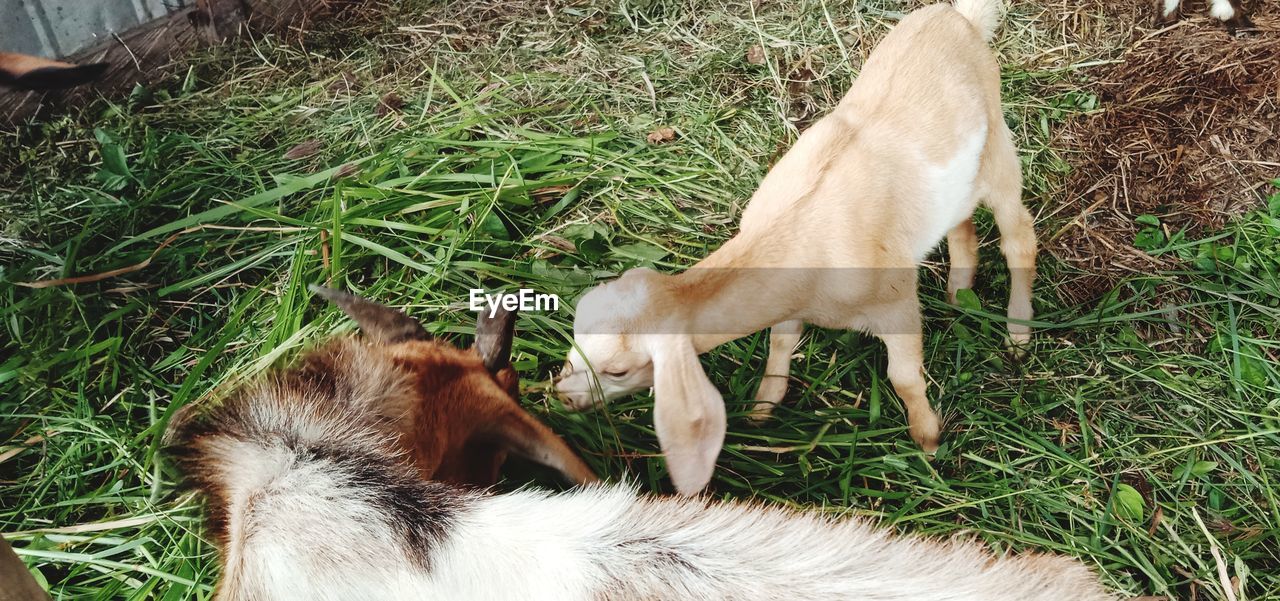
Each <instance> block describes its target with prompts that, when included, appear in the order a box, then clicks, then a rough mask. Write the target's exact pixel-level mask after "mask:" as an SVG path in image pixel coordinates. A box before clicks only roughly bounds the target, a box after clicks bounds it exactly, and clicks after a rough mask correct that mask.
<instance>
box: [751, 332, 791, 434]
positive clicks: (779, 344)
mask: <svg viewBox="0 0 1280 601" xmlns="http://www.w3.org/2000/svg"><path fill="white" fill-rule="evenodd" d="M803 331H804V322H802V321H799V320H792V321H784V322H782V323H780V324H777V325H775V326H773V327H772V328H770V329H769V358H768V359H766V360H765V365H764V379H763V380H761V381H760V388H758V389H756V404H755V406H754V407H752V408H751V414H750V417H751V419H752V420H754V421H757V422H762V421H764V420H767V419H769V416H771V415H773V408H774V407H777V406H778V405H779V404H780V403H782V397H783V396H785V395H786V394H787V380H788V378H790V377H791V353H792V352H794V351H795V349H796V345H797V344H799V343H800V334H801V332H803Z"/></svg>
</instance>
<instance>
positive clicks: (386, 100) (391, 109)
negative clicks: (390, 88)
mask: <svg viewBox="0 0 1280 601" xmlns="http://www.w3.org/2000/svg"><path fill="white" fill-rule="evenodd" d="M402 108H404V99H403V98H401V97H400V95H399V94H396V93H395V92H387V93H386V94H384V95H383V96H382V98H381V99H379V100H378V106H377V107H376V108H374V109H373V113H374V114H375V115H377V116H379V117H383V116H386V115H389V114H391V113H398V112H400V109H402Z"/></svg>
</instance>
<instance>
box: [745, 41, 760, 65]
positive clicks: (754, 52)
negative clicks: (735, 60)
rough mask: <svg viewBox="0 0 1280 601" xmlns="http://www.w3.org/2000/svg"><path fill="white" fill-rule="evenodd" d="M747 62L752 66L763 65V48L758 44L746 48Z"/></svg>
mask: <svg viewBox="0 0 1280 601" xmlns="http://www.w3.org/2000/svg"><path fill="white" fill-rule="evenodd" d="M747 62H748V63H751V64H753V65H763V64H764V48H763V47H762V46H760V45H759V44H756V45H755V46H752V47H750V48H747Z"/></svg>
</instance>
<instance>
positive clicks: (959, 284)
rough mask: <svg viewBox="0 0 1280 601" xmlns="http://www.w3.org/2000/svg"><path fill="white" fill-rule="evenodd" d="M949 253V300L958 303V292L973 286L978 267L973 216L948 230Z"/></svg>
mask: <svg viewBox="0 0 1280 601" xmlns="http://www.w3.org/2000/svg"><path fill="white" fill-rule="evenodd" d="M947 253H948V254H949V255H950V256H951V272H950V273H949V274H948V275H947V300H949V301H950V302H951V304H953V305H954V304H956V293H957V292H959V291H960V290H963V289H965V288H973V276H974V274H975V273H976V272H977V269H978V231H977V228H975V227H974V226H973V218H972V217H970V218H969V219H965V220H964V221H961V222H960V225H957V226H955V227H953V228H951V231H950V232H947Z"/></svg>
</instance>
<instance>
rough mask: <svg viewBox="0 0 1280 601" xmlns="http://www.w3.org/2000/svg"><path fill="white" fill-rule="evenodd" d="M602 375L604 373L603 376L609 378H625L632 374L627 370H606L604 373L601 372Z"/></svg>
mask: <svg viewBox="0 0 1280 601" xmlns="http://www.w3.org/2000/svg"><path fill="white" fill-rule="evenodd" d="M600 373H602V374H604V375H605V376H608V377H610V378H621V377H623V376H625V375H627V374H629V373H631V370H627V369H623V370H610V369H606V370H604V371H603V372H600Z"/></svg>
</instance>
